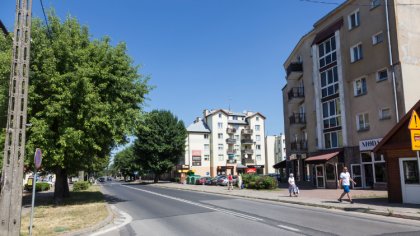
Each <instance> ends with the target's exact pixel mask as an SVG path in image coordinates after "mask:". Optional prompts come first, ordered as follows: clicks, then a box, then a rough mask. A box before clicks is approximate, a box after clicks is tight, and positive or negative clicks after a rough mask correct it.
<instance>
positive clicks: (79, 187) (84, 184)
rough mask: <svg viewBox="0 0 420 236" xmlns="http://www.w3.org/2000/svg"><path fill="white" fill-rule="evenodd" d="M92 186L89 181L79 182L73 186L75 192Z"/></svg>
mask: <svg viewBox="0 0 420 236" xmlns="http://www.w3.org/2000/svg"><path fill="white" fill-rule="evenodd" d="M89 186H90V183H89V182H88V181H78V182H76V183H74V184H73V191H75V192H78V191H82V190H86V189H88V188H89Z"/></svg>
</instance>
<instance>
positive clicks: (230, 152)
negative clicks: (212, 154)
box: [227, 149, 236, 155]
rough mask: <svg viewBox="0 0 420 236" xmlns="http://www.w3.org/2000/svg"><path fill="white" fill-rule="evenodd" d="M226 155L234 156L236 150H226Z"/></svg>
mask: <svg viewBox="0 0 420 236" xmlns="http://www.w3.org/2000/svg"><path fill="white" fill-rule="evenodd" d="M227 154H228V155H235V154H236V150H229V149H228V150H227Z"/></svg>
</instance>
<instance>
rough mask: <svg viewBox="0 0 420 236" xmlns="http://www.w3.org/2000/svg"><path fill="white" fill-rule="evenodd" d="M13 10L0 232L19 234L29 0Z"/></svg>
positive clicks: (18, 0)
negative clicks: (13, 22)
mask: <svg viewBox="0 0 420 236" xmlns="http://www.w3.org/2000/svg"><path fill="white" fill-rule="evenodd" d="M15 14H16V15H15V27H14V32H13V53H12V55H13V56H12V63H11V73H10V83H9V106H8V113H7V126H6V142H5V145H4V161H3V175H2V177H1V182H0V183H1V186H0V187H1V192H0V209H1V210H0V235H2V236H12V235H13V236H17V235H20V215H21V208H22V182H23V181H22V180H23V163H24V162H23V161H24V157H25V138H26V130H25V128H26V113H27V104H28V103H27V101H28V84H29V79H28V77H29V54H30V46H31V18H32V0H16V13H15ZM34 187H35V186H34Z"/></svg>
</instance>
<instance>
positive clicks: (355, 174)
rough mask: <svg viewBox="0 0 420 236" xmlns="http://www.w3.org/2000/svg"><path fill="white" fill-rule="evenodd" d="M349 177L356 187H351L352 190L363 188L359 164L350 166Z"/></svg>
mask: <svg viewBox="0 0 420 236" xmlns="http://www.w3.org/2000/svg"><path fill="white" fill-rule="evenodd" d="M351 177H352V179H353V180H354V182H356V186H354V185H353V183H351V184H352V185H353V188H355V189H356V188H363V186H362V185H363V183H362V167H361V166H360V164H352V165H351Z"/></svg>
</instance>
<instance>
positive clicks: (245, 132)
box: [241, 128, 254, 135]
mask: <svg viewBox="0 0 420 236" xmlns="http://www.w3.org/2000/svg"><path fill="white" fill-rule="evenodd" d="M253 132H254V130H252V129H250V128H245V129H243V130H242V132H241V133H242V134H249V135H251V134H252V133H253Z"/></svg>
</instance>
